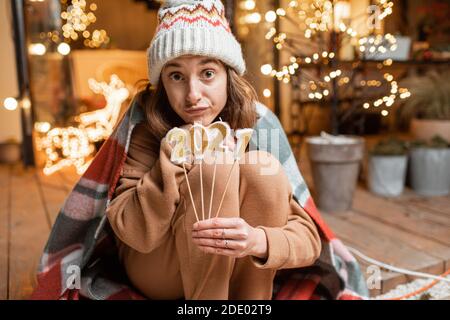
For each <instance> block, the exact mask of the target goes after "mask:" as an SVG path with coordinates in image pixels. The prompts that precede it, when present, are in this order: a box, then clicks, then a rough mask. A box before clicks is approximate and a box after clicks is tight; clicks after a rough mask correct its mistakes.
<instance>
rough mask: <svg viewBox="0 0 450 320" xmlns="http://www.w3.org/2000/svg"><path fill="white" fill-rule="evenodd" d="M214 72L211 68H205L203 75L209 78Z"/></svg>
mask: <svg viewBox="0 0 450 320" xmlns="http://www.w3.org/2000/svg"><path fill="white" fill-rule="evenodd" d="M215 74H216V73H215V72H214V71H213V70H206V71H205V73H204V75H205V78H206V79H211V78H213V77H214V75H215Z"/></svg>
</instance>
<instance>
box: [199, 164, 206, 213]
mask: <svg viewBox="0 0 450 320" xmlns="http://www.w3.org/2000/svg"><path fill="white" fill-rule="evenodd" d="M202 164H203V159H201V160H200V193H201V197H202V219H203V220H205V201H204V200H203V198H204V197H203V165H202Z"/></svg>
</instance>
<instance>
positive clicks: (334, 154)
mask: <svg viewBox="0 0 450 320" xmlns="http://www.w3.org/2000/svg"><path fill="white" fill-rule="evenodd" d="M306 143H307V147H308V156H309V160H310V163H311V171H312V176H313V181H314V189H315V193H316V194H315V200H316V202H317V205H318V207H319V208H320V209H321V210H323V211H326V212H340V211H346V210H348V209H350V207H351V205H352V200H353V193H354V191H355V188H356V183H357V180H358V175H359V170H360V163H361V160H362V159H363V157H364V145H365V143H364V139H363V138H361V137H357V136H332V135H329V134H326V133H324V132H322V133H321V135H320V136H314V137H310V138H307V139H306Z"/></svg>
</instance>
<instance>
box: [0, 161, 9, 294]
mask: <svg viewBox="0 0 450 320" xmlns="http://www.w3.org/2000/svg"><path fill="white" fill-rule="evenodd" d="M9 174H10V169H9V166H6V165H1V166H0V300H6V299H8V274H9V272H8V266H9V263H8V262H9V260H8V246H9V232H8V225H9V214H10V212H9V190H10V185H9V184H10V179H9Z"/></svg>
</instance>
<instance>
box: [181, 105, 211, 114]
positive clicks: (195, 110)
mask: <svg viewBox="0 0 450 320" xmlns="http://www.w3.org/2000/svg"><path fill="white" fill-rule="evenodd" d="M208 109H209V108H208V107H205V108H189V109H186V112H187V113H189V114H200V113H203V112H204V111H206V110H208Z"/></svg>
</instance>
